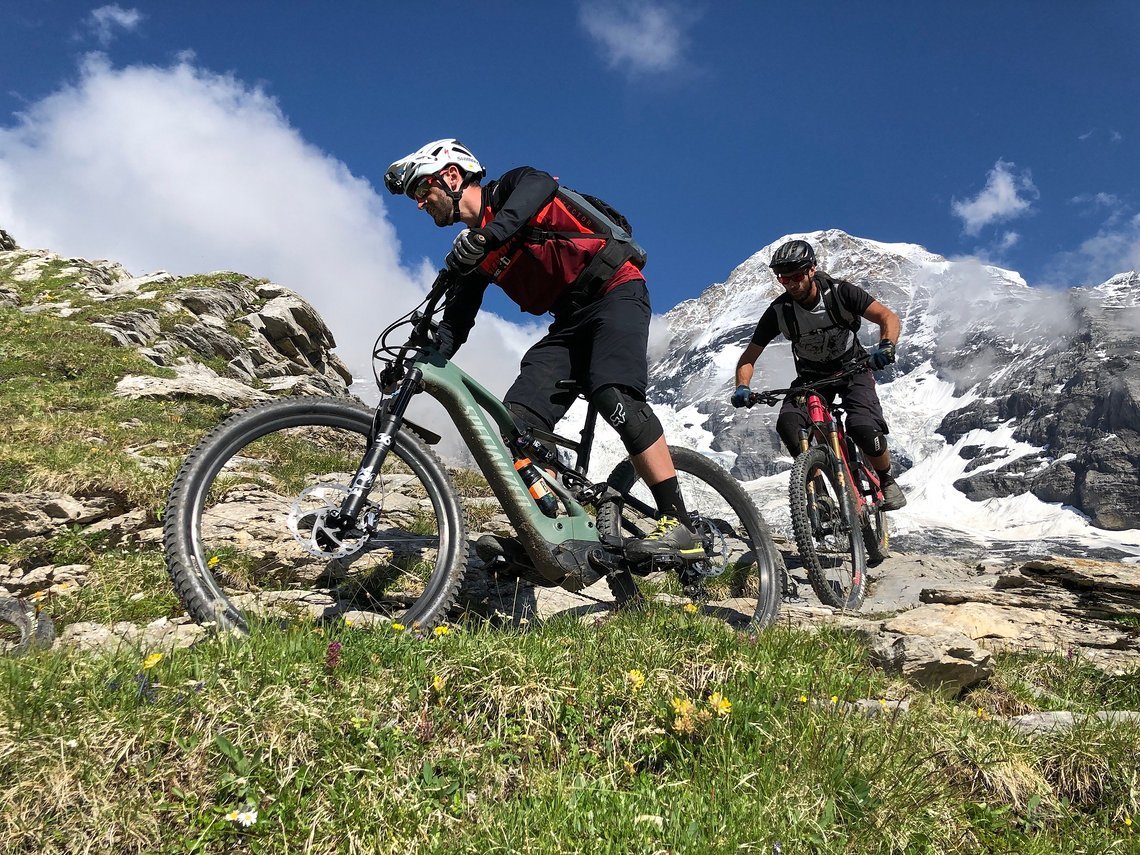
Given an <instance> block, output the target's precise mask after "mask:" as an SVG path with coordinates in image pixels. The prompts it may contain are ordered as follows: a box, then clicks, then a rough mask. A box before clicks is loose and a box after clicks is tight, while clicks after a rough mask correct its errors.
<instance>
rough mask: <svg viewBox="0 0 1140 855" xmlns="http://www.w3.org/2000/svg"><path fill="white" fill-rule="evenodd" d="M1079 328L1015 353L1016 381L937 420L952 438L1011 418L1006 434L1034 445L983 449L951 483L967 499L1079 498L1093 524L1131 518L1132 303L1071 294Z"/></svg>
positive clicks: (1139, 483)
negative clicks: (1063, 342)
mask: <svg viewBox="0 0 1140 855" xmlns="http://www.w3.org/2000/svg"><path fill="white" fill-rule="evenodd" d="M1070 299H1071V302H1072V311H1073V314H1074V317H1075V319H1076V320H1075V325H1076V327H1077V329H1079V330H1080V331H1081V332H1080V333H1079V334H1078V335H1076V336H1074V337H1073V338H1072V339H1071V340H1070V341H1069V342H1067V346H1066V347H1063V348H1061V347H1056V348H1054V349H1052V351H1051V352H1049V353H1047V354H1046V355H1047V356H1048V358H1047V359H1041V360H1032V361H1027V360H1021V362H1022V363H1023V365H1022V367H1021V370H1019V372H1018V386H1017V388H1016V389H1015V390H1013V391H1012V392H1007V393H1006V394H1001V392H1002V388H1001V387H998V388H994V389H989V388H986V384H983V385H982V389H983V391H985V392H987V393H988V394H986V395H984V396H983V397H981V398H979V399H978V400H975V401H973V402H972V403H971V404H969V405H968V406H966V407H964V408H963V409H961V410H958V411H955V412H953V413H951V414H950V415H948V416H947V417H946V418H944V419H943V420H942V423H941V425H939V427H938V432H939V433H940V434H942V435H943V436H945V437H946V439H947V441H948V442H951V443H953V442H955V441H957V440H958V439H959V438H960V437H962V436H965V435H966V434H967V433H969V432H970V431H972V430H975V429H978V428H987V427H992V426H993V425H995V424H999V423H1006V422H1010V423H1012V424H1014V425H1015V426H1016V427H1015V429H1014V432H1013V438H1014V439H1015V440H1020V441H1022V442H1026V443H1029V444H1031V445H1034V446H1037V447H1039V448H1041V449H1043V451H1042V453H1040V454H1037V455H1031V456H1029V457H1021V458H1016V459H1014V460H1011V461H1009V462H1008V463H1006V462H1003V460H1002V455H1003V453H1007V452H1001V451H999V452H998V453H997V454H993V453H989V454H985V453H983V454H982V455H981V456H979V457H978V458H977V459H976V460H975V461H974V462H973V466H974V468H979V467H981V466H988V468H987V471H985V472H983V473H981V474H978V475H972V476H968V477H966V478H962V479H959V480H958V481H956V482H955V483H954V486H955V487H957V488H958V489H959V490H961V491H962V492H964V493H965V494H966V495H967V496H969V497H970V498H971V499H975V500H979V501H980V500H983V499H988V498H991V497H994V496H1009V495H1016V494H1018V493H1024V492H1031V493H1033V494H1034V495H1035V496H1037V497H1038V498H1040V499H1041V500H1042V501H1045V502H1060V503H1062V504H1066V505H1072V506H1073V507H1077V508H1080V509H1081V510H1083V511H1084V512H1085V513H1087V514H1088V515H1089V516H1090V517H1092V522H1093V524H1094V525H1096V526H1099V527H1100V528H1106V529H1112V530H1123V529H1130V528H1140V358H1138V357H1137V353H1138V348H1140V334H1137V333H1136V332H1134V331H1135V330H1136V329H1137V322H1138V321H1140V308H1136V307H1130V306H1118V305H1113V304H1111V303H1109V302H1107V301H1106V302H1090V301H1088V300H1087V298H1085V297H1084V295H1083V294H1079V293H1078V294H1075V295H1073V296H1071V298H1070Z"/></svg>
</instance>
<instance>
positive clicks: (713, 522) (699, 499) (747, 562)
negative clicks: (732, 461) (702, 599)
mask: <svg viewBox="0 0 1140 855" xmlns="http://www.w3.org/2000/svg"><path fill="white" fill-rule="evenodd" d="M670 452H671V453H672V456H673V465H674V467H675V468H676V470H677V480H678V482H679V484H680V488H681V495H682V496H683V497H684V500H685V505H686V506H687V509H688V511H689V517H690V524H691V525H692V526H693V528H694V529H696V531H697V532H698V534H700V535H701V538H702V540H703V541H704V547H705V558H704V559H703V560H702V561H698V562H696V564H695V565H693V567H692V568H691V570H692V571H693V572H694V573H698V574H700V575H701V576H702V577H704V581H705V585H706V589H707V593H708V594H709V597H710V599H711V600H712V601H714V603H715V604H716V605H717V606H718V607H720V608H721V609H722V610H723V611H724V612H725V614H726V616H727V618H728V620H729V622H730V623H733V624H736V625H738V626H741V627H749V626H751V627H763V626H767V625H768V624H770V623H771V622H772V621H773V620H774V619H775V617H776V610H777V609H778V608H779V604H780V593H779V588H778V586H777V567H778V566H779V553H778V552H777V550H776V546H775V543H774V542H773V541H772V534H771V532H770V531H769V529H768V524H767V523H766V522H765V521H764V518H763V517H762V516H761V515H760V511H759V509H758V508H757V507H756V504H755V503H754V502H753V501H752V498H751V497H750V496H749V495H748V493H746V492H745V491H744V488H743V487H741V486H740V482H738V481H737V480H736V479H735V478H733V477H732V475H731V474H730V473H729V472H728V471H727V470H725V469H724V468H723V467H722V466H720V465H719V464H717V463H716V462H715V461H713V460H712V459H710V458H708V457H706V456H705V455H703V454H701V453H699V452H696V451H692V450H690V449H687V448H670ZM608 483H609V484H610V486H611V487H613V488H614V489H615V490H617V491H618V492H620V493H622V494H623V500H622V501H621V502H611V503H607V504H605V505H603V506H602V508H601V509H600V510H599V512H598V528H599V530H600V531H602V532H606V533H608V534H610V535H611V536H617V537H625V538H629V537H642V536H644V535H645V534H648V533H649V532H650V531H652V530H653V529H654V528H656V526H657V514H656V506H655V504H654V501H653V496H652V494H651V493H650V491H649V488H648V487H646V486H645V483H644V482H643V481H642V480H641V479H640V478H639V476H638V474H637V472H636V470H635V469H634V468H633V464H632V463H630V462H629V461H628V460H626V461H624V462H622V463H620V464H618V466H617V467H616V468H615V469H614V471H613V473H612V474H611V475H610V477H609V479H608Z"/></svg>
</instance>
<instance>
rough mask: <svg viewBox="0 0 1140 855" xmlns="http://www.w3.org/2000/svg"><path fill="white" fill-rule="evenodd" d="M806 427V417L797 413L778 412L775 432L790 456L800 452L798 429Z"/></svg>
mask: <svg viewBox="0 0 1140 855" xmlns="http://www.w3.org/2000/svg"><path fill="white" fill-rule="evenodd" d="M806 427H807V419H805V418H804V417H803V416H802V415H800V414H799V413H780V415H779V417H777V419H776V433H778V434H779V435H780V441H781V442H782V443H784V448H786V449H788V451H789V452H791V455H792V457H795V456H796V455H797V454H799V453H800V431H801V430H803V429H804V428H806Z"/></svg>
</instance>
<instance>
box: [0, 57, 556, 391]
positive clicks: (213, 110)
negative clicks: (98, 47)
mask: <svg viewBox="0 0 1140 855" xmlns="http://www.w3.org/2000/svg"><path fill="white" fill-rule="evenodd" d="M0 228H4V229H6V230H8V231H9V232H10V233H11V234H12V235H13V237H15V239H16V240H17V241H18V242H19V243H20V245H21V246H24V247H43V248H46V249H50V250H52V251H54V252H58V253H60V254H62V255H67V256H79V257H84V258H108V259H113V260H115V261H119V262H121V263H122V264H123V265H124V266H126V267H127V269H128V270H130V271H131V272H132V273H135V274H141V273H147V272H151V271H153V270H156V269H166V270H170V271H171V272H174V273H176V274H179V275H187V274H192V273H202V272H208V271H212V270H234V271H238V272H241V273H247V274H250V275H253V276H259V277H260V276H264V277H267V278H269V279H272V280H274V281H275V282H278V283H280V284H282V285H284V286H286V287H288V288H292V289H294V290H295V291H297V292H298V293H300V294H301V295H302V296H303V297H305V299H307V300H308V301H309V302H311V303H312V304H313V305H314V306H315V307H316V308H317V310H318V311H319V312H320V313H321V314H322V316H323V317H324V318H325V320H326V322H327V323H328V325H329V327H330V328H331V329H332V331H333V333H334V335H335V336H336V339H337V342H338V345H339V346H338V349H337V350H338V353H339V354H340V355H341V357H342V358H343V359H345V361H346V362H348V363H349V365H350V367H351V368H352V369H353V372H354V374H355V375H356V376H357V377H358V378H361V380H362V381H363V382H361V383H360V384H358V385H360V386H363V387H367V386H368V380H367V378H369V377H370V376H371V375H370V371H369V363H370V354H371V346H372V342H373V339H374V338H375V336H376V334H377V332H379V330H380V329H381V328H382V327H383V326H385V325H386V324H387V323H388V322H390V321H391V320H393V319H395V317H396V316H398V315H399V314H402V313H403V312H404V311H406V310H409V309H411V308H412V307H413V306H414V305H415V304H416V303H417V302H418V301H419V299H420V297H421V295H422V294H423V291H424V287H425V284H426V282H427V281H428V280H429V279H430V276H431V272H432V271H431V268H430V267H429V266H428V264H427V263H426V261H425V262H423V263H422V264H421V265H420V266H419V268H418V269H417V270H415V271H409V270H407V269H405V268H403V267H401V265H400V257H399V249H400V244H399V239H398V237H397V235H396V232H395V230H394V228H393V227H392V224H391V223H390V222H389V220H388V218H387V215H386V211H385V206H384V202H383V201H382V200H381V198H380V196H379V195H377V193H376V192H375V191H374V190H373V188H372V187H371V185H370V184H369V183H368V182H367V181H366V180H364V179H363V178H359V177H356V176H354V175H352V174H350V173H349V171H348V169H347V168H346V167H345V166H344V164H343V163H341V162H340V161H338V160H336V159H335V158H334V157H332V156H330V155H329V154H327V153H325V152H322V151H320V150H319V149H317V148H315V147H314V146H312V145H310V144H309V143H307V142H305V140H304V139H303V138H302V137H301V136H300V134H299V133H298V132H297V130H296V129H295V128H293V127H291V126H290V124H289V122H288V120H287V119H286V117H285V116H284V115H283V114H282V113H281V111H280V109H279V108H278V106H277V104H276V103H275V102H274V100H273V99H272V98H270V97H269V96H267V95H266V94H265V93H264V92H262V91H261V90H260V89H257V88H256V87H250V86H248V85H246V84H244V83H243V82H241V81H239V80H237V79H235V78H233V77H231V76H226V75H219V74H214V73H212V72H209V71H206V70H204V69H201V68H199V67H196V66H194V65H193V64H191V63H190V62H188V61H185V60H184V61H181V62H179V63H178V64H176V65H174V66H172V67H169V68H156V67H144V66H133V67H128V68H121V69H117V68H113V67H112V66H111V65H110V64H109V63H108V61H107V59H106V58H105V57H103V56H102V55H98V54H96V55H92V56H90V57H88V58H87V60H86V61H85V63H84V65H83V67H82V69H81V74H80V77H79V80H78V82H76V83H75V84H74V85H72V86H66V87H63V88H61V89H60V90H59V91H57V92H55V93H54V94H52V95H50V96H48V97H46V98H44V99H43V100H42V101H39V102H37V103H35V104H33V105H31V106H30V107H29V108H28V109H27V110H26V111H25V112H24V113H22V114H21V115H20V117H19V120H18V124H16V125H15V126H12V127H0ZM536 337H537V334H536V330H535V328H534V327H521V326H517V325H515V324H512V323H509V322H507V321H505V320H503V319H501V318H496V317H493V316H484V317H481V318H480V322H479V324H478V327H477V330H476V332H475V334H474V335H473V336H472V339H471V341H470V342H469V343H468V345H467V346H466V347H465V348H464V351H463V353H462V355H461V356H462V358H461V364H463V365H464V366H465V367H469V368H470V369H472V373H473V374H474V375H475V376H476V377H477V378H478V379H480V381H481V382H484V383H485V384H486V385H487V387H488V388H489V389H491V390H492V391H493V392H496V393H498V394H502V393H503V392H505V391H506V387H507V385H508V384H509V383H510V381H511V380H512V379H513V376H514V375H513V372H512V371H505V370H504V366H505V365H511V366H514V365H517V364H518V359H519V357H520V356H521V354H522V352H523V350H524V349H525V347H526V345H527V343H528V341H532V340H533V339H534V338H536ZM365 391H366V390H365Z"/></svg>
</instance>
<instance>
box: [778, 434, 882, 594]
mask: <svg viewBox="0 0 1140 855" xmlns="http://www.w3.org/2000/svg"><path fill="white" fill-rule="evenodd" d="M849 490H850V486H848V488H847V489H846V490H845V489H843V488H841V487H840V482H839V476H838V473H837V472H836V471H835V465H834V461H833V458H832V456H831V455H830V454H829V453H828V451H827V449H825V448H822V447H821V446H818V445H816V446H812V447H811V448H809V449H808V450H807V451H805V452H803V453H802V454H800V456H799V457H797V458H796V462H795V465H794V466H793V467H792V474H791V479H790V481H789V484H788V501H789V504H790V505H791V511H792V529H793V530H794V531H795V535H796V545H797V546H798V547H799V552H800V560H801V561H802V562H803V564H804V567H805V569H806V570H807V574H808V580H809V581H810V582H811V586H812V589H813V590H814V591H815V593H816V596H818V597H819V599H820V602H822V603H823V604H824V605H828V606H833V607H834V608H837V609H857V608H859V607H860V606H861V605H863V597H864V596H865V594H866V587H867V574H866V570H867V557H866V552H865V550H864V545H863V534H862V531H861V526H860V523H859V520H858V519H857V518H856V516H855V513H854V510H853V509H854V506H855V503H854V498H853V496H852V495H851V493H850V492H848V491H849Z"/></svg>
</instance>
